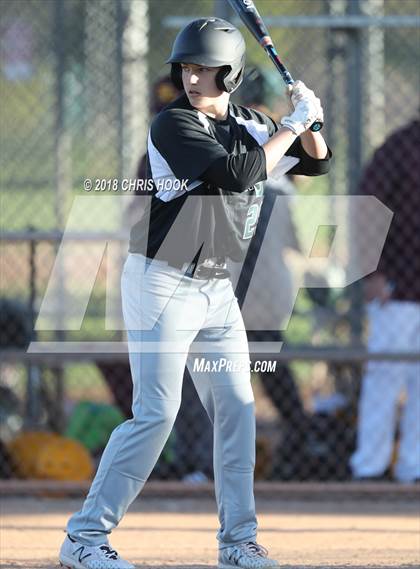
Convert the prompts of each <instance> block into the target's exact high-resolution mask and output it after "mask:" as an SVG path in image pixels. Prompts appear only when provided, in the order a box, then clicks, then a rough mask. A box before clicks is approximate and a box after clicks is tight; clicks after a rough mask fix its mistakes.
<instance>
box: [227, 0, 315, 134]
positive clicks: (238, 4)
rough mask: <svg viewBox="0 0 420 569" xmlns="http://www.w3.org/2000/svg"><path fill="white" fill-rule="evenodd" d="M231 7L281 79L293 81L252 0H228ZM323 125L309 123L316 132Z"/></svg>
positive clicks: (288, 82) (289, 83)
mask: <svg viewBox="0 0 420 569" xmlns="http://www.w3.org/2000/svg"><path fill="white" fill-rule="evenodd" d="M228 1H229V3H230V5H231V6H232V8H233V9H234V10H235V11H236V13H237V14H238V16H239V17H240V18H241V20H242V21H243V23H244V24H245V25H246V27H247V28H248V30H249V31H250V32H251V33H252V35H253V36H254V37H255V39H256V40H257V42H258V43H259V44H260V45H261V46H262V47H263V48H264V50H265V51H266V53H267V54H268V56H269V58H270V59H271V61H272V62H273V63H274V65H275V66H276V68H277V70H278V71H279V73H280V75H281V76H282V78H283V81H284V82H285V83H286V84H287V85H291V84H292V83H294V79H293V77H292V76H291V74H290V72H289V71H288V69H287V67H286V66H285V65H284V63H282V61H281V60H280V57H279V55H278V53H277V51H276V48H275V47H274V43H273V40H272V39H271V37H270V34H269V33H268V29H267V26H266V25H265V23H264V21H263V19H262V18H261V16H260V14H259V12H258V10H257V8H256V7H255V4H254V2H253V1H252V0H228ZM322 127H323V123H322V122H321V121H316V122H314V123H313V124H312V125H311V130H312V132H318V131H319V130H321V128H322Z"/></svg>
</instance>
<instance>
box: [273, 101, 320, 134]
mask: <svg viewBox="0 0 420 569" xmlns="http://www.w3.org/2000/svg"><path fill="white" fill-rule="evenodd" d="M315 121H321V122H324V111H323V109H322V107H321V103H320V101H319V99H315V101H312V100H309V99H302V100H300V101H299V102H298V103H297V104H296V108H295V110H294V111H293V113H292V114H291V115H289V116H288V117H283V118H282V119H281V121H280V124H281V126H284V127H286V128H288V129H289V130H291V131H292V132H293V133H294V134H296V136H300V135H301V134H302V133H304V132H305V131H307V130H308V129H309V128H310V126H311V125H312V124H313V123H314V122H315Z"/></svg>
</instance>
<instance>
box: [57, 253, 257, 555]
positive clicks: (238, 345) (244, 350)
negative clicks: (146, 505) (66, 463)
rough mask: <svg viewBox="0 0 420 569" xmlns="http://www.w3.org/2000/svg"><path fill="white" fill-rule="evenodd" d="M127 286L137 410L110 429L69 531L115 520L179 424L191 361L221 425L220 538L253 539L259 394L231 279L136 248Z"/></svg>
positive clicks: (91, 531)
mask: <svg viewBox="0 0 420 569" xmlns="http://www.w3.org/2000/svg"><path fill="white" fill-rule="evenodd" d="M145 266H146V267H147V270H146V272H145ZM121 290H122V302H123V314H124V322H125V326H126V328H127V334H128V343H129V355H130V367H131V373H132V378H133V385H134V389H133V407H132V410H133V418H132V419H130V420H128V421H125V422H124V423H122V424H121V425H120V426H119V427H117V428H116V429H115V430H114V432H113V433H112V435H111V437H110V439H109V442H108V445H107V447H106V449H105V451H104V453H103V456H102V460H101V462H100V465H99V468H98V472H97V474H96V477H95V479H94V481H93V483H92V486H91V488H90V492H89V494H88V496H87V498H86V500H85V502H84V504H83V507H82V509H81V510H80V511H79V512H77V513H76V514H74V515H73V516H72V517H71V518H70V520H69V522H68V526H67V531H68V533H69V535H71V536H72V537H73V538H74V539H76V540H77V541H79V542H81V543H83V544H85V545H99V544H102V543H104V542H105V541H106V540H107V534H109V533H110V532H111V531H112V530H113V529H114V528H115V527H116V526H117V525H118V523H119V522H120V520H121V518H122V517H123V516H124V514H125V512H126V511H127V509H128V507H129V505H130V504H131V502H132V501H133V500H134V499H135V498H136V496H137V495H138V493H139V492H140V491H141V489H142V488H143V485H144V483H145V482H146V480H147V478H148V477H149V475H150V473H151V472H152V470H153V467H154V466H155V464H156V462H157V460H158V458H159V455H160V453H161V452H162V449H163V447H164V445H165V442H166V440H167V438H168V436H169V434H170V432H171V430H172V427H173V424H174V421H175V418H176V415H177V412H178V409H179V406H180V402H181V389H182V378H183V372H184V368H185V365H186V363H187V365H188V368H189V370H190V373H191V376H192V379H193V381H194V384H195V387H196V389H197V392H198V395H199V397H200V399H201V401H202V403H203V405H204V407H205V409H206V411H207V413H208V415H209V417H210V420H211V421H212V423H213V428H214V449H213V455H214V458H213V460H214V478H215V489H216V500H217V506H218V515H219V521H220V529H219V532H218V535H217V538H218V540H219V547H220V548H224V547H228V546H230V545H232V544H237V543H242V542H246V541H254V540H255V539H256V531H257V520H256V516H255V503H254V494H253V473H254V466H255V412H254V397H253V393H252V388H251V382H250V372H249V353H248V346H247V339H246V333H245V331H244V326H243V321H242V315H241V313H240V310H239V307H238V303H237V301H236V298H235V296H234V292H233V288H232V284H231V282H230V280H229V279H210V280H198V279H192V278H190V277H184V276H183V273H182V271H180V270H178V269H175V268H172V267H170V266H168V265H167V263H165V262H162V261H153V262H152V263H150V262H149V260H146V259H145V257H143V256H142V255H137V254H129V256H128V258H127V261H126V263H125V265H124V270H123V274H122V281H121ZM196 358H197V362H199V361H200V359H201V358H206V360H205V361H206V362H207V361H208V362H210V363H211V366H213V365H215V366H216V367H217V366H218V365H219V367H218V371H211V370H210V371H197V370H194V360H195V359H196ZM225 361H226V362H227V364H226V367H224V366H223V362H225ZM213 362H214V364H213ZM228 362H230V364H229V363H228ZM229 365H230V366H231V368H229ZM197 428H200V425H197Z"/></svg>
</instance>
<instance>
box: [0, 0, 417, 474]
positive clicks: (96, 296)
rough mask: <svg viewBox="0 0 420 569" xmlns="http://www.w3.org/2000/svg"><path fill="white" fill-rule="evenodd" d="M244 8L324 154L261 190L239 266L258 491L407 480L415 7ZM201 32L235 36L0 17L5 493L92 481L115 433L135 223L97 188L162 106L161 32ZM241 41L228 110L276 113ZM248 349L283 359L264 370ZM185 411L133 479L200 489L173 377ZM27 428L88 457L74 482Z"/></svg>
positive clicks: (183, 3)
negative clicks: (263, 27) (248, 249)
mask: <svg viewBox="0 0 420 569" xmlns="http://www.w3.org/2000/svg"><path fill="white" fill-rule="evenodd" d="M258 8H259V10H260V12H261V14H262V15H263V17H264V18H265V20H266V23H267V25H268V27H269V28H270V30H271V31H272V37H273V39H274V42H275V44H276V46H277V48H278V51H279V53H280V56H281V58H282V59H284V61H285V62H286V63H287V66H288V68H289V69H290V70H291V72H292V75H293V76H294V77H295V78H301V79H303V80H304V81H305V82H306V83H307V84H308V85H309V86H310V87H311V88H313V89H314V90H315V91H316V93H317V95H318V96H319V97H320V98H321V100H322V102H323V106H324V109H325V115H326V116H325V129H324V131H325V137H326V139H327V141H328V143H329V145H330V147H331V148H332V149H333V153H334V158H333V162H332V167H331V171H330V173H329V174H328V175H327V176H323V177H320V178H306V179H299V178H294V179H292V178H290V177H289V178H282V179H280V180H275V181H270V182H269V184H268V188H267V198H266V201H265V204H267V206H266V211H265V213H264V210H263V212H262V217H261V223H260V226H261V227H265V229H266V230H267V231H266V235H265V241H264V243H265V248H262V249H261V250H260V251H259V252H258V248H257V250H256V251H254V257H252V255H251V256H250V258H248V260H247V262H249V263H250V266H251V268H252V267H253V266H255V272H254V276H253V278H252V279H251V281H252V283H251V284H249V283H248V285H249V286H248V289H247V287H245V288H243V289H242V293H244V294H245V292H248V294H247V300H245V299H244V306H243V309H244V318H245V322H247V319H249V320H250V321H253V322H254V323H255V321H256V320H257V322H258V325H257V326H255V327H252V326H251V325H250V326H247V327H248V328H249V330H250V332H249V340H250V342H252V343H256V345H257V348H256V349H255V350H254V352H255V353H253V355H252V357H253V360H254V361H255V363H254V369H255V370H257V369H260V370H261V372H260V373H258V372H257V371H255V373H253V376H252V377H253V380H252V381H253V387H254V392H255V396H256V404H257V426H258V440H257V469H256V477H257V478H259V479H274V480H349V479H351V478H352V476H356V477H362V478H364V477H367V478H370V477H383V476H390V477H393V478H396V479H398V480H401V481H411V480H412V479H414V478H416V477H418V476H419V474H420V470H419V467H418V462H417V461H418V457H419V456H420V448H419V440H420V426H419V421H420V419H419V417H420V409H419V407H418V405H419V401H420V397H419V395H420V386H419V376H420V372H419V368H418V365H419V363H418V354H419V347H420V346H419V340H418V338H419V335H418V332H419V325H420V304H419V303H420V292H419V290H418V283H419V282H420V279H419V276H420V269H419V266H418V259H419V258H420V251H419V249H420V246H419V237H418V229H416V217H415V212H416V210H417V211H418V206H419V201H420V198H419V196H420V187H419V185H420V180H419V170H418V164H417V161H418V153H419V134H418V131H419V123H418V120H419V119H418V116H419V102H418V100H419V99H418V93H419V72H418V59H419V5H418V2H417V1H411V0H403V1H401V0H395V1H394V0H348V1H346V0H311V1H310V2H309V1H308V0H294V1H293V2H292V1H289V0H284V1H282V2H273V1H268V0H260V1H259V2H258ZM210 15H218V16H221V17H225V18H226V19H230V20H231V21H233V22H234V23H236V24H237V25H238V26H239V25H241V24H240V22H239V20H238V19H237V17H236V16H235V15H234V14H233V13H232V12H231V10H230V8H229V6H228V3H227V2H224V1H222V0H215V1H213V0H194V1H193V0H178V1H177V2H173V1H172V0H159V1H158V0H149V1H147V0H89V1H84V0H55V1H52V0H42V1H41V0H21V1H19V2H16V1H14V0H3V2H2V15H1V20H0V33H1V53H0V89H1V98H2V102H3V104H2V105H1V106H0V121H1V123H0V124H1V132H0V136H1V158H0V159H1V168H0V176H1V191H2V197H1V200H2V208H1V210H2V211H1V227H2V243H1V283H0V305H1V331H0V339H1V349H2V363H1V364H0V373H1V379H0V381H1V385H0V390H1V405H0V441H1V457H0V472H1V475H2V476H3V477H15V476H20V477H26V478H28V477H29V478H30V477H41V478H42V477H44V478H45V477H46V478H48V477H49V478H55V479H66V478H67V479H77V477H78V476H81V475H83V476H89V475H91V473H92V471H93V469H94V467H95V463H96V461H97V460H98V459H99V457H100V455H101V452H102V450H103V448H104V446H105V444H106V442H107V439H108V437H109V435H110V433H111V431H112V429H113V428H115V426H116V425H117V424H119V423H120V422H121V421H123V420H124V419H125V418H126V417H129V416H130V413H131V409H130V405H131V389H132V386H131V378H130V371H129V365H128V361H127V356H126V354H125V353H124V350H122V349H119V348H118V346H122V345H123V344H122V342H123V340H124V331H123V326H122V325H121V318H120V316H119V304H118V303H119V284H118V283H119V271H120V269H121V264H122V261H123V259H124V257H125V255H126V250H127V238H128V231H129V228H130V225H131V224H132V223H133V222H135V220H136V216H137V215H138V214H137V210H136V207H137V206H136V205H135V203H134V202H133V199H135V198H133V197H130V196H128V195H123V196H121V195H120V194H121V192H113V183H114V182H113V181H117V186H118V188H120V185H121V184H120V182H121V180H123V179H131V178H134V177H135V176H136V173H137V172H138V168H139V163H140V160H141V157H142V156H143V154H144V152H145V148H146V140H147V130H148V124H149V121H150V118H151V116H152V115H153V113H154V112H156V110H157V109H158V108H159V107H160V106H162V105H163V104H164V103H165V102H167V101H168V100H169V99H170V98H171V97H172V96H173V95H174V93H173V90H172V87H171V86H170V84H169V83H168V82H167V81H165V80H164V79H163V80H162V78H165V76H166V75H167V73H168V66H167V65H166V64H165V59H166V58H167V57H168V55H169V53H170V49H171V46H172V43H173V40H174V38H175V36H176V34H177V33H178V31H179V29H180V28H181V27H182V26H183V25H185V24H186V23H187V22H188V21H190V20H192V19H194V18H196V17H200V16H210ZM241 30H242V31H243V33H244V36H245V38H246V42H247V61H248V63H247V71H246V79H245V81H244V84H243V86H242V87H241V88H240V89H239V90H238V92H237V93H236V94H235V96H234V97H235V101H237V102H242V103H243V104H246V105H249V106H259V107H260V108H263V109H265V110H266V112H267V113H268V114H270V115H272V116H273V117H275V118H278V117H280V116H282V115H283V114H284V113H286V112H287V100H286V96H285V89H284V85H283V84H282V82H281V80H280V79H279V77H278V76H277V74H276V71H275V70H274V68H272V66H271V63H270V61H269V60H268V58H267V57H266V56H265V54H264V53H263V51H262V50H261V49H260V48H259V47H258V46H257V45H256V43H255V40H253V38H252V37H251V36H250V34H249V33H248V32H247V31H246V30H245V29H244V28H243V27H241ZM86 180H89V181H91V183H92V185H93V187H91V188H88V187H87V186H86V182H85V181H86ZM97 180H105V181H107V182H105V185H102V186H101V184H100V183H98V182H97ZM87 190H90V191H87ZM96 190H97V191H96ZM372 195H373V196H376V197H377V198H378V199H379V200H380V201H381V202H382V204H384V205H385V206H386V207H387V208H388V209H386V208H383V207H381V206H378V203H379V202H376V201H375V200H373V199H372V198H369V197H368V196H372ZM360 198H367V200H368V201H360ZM270 204H271V205H270ZM273 208H277V209H276V210H275V211H276V212H277V214H278V216H279V217H276V223H273V222H272V218H270V215H271V211H273ZM390 211H391V212H393V213H394V216H393V218H392V219H391V214H390ZM270 219H271V221H270ZM388 230H389V231H388ZM64 232H65V238H63V234H64ZM258 253H260V255H259V257H258V260H257V256H258ZM274 259H276V261H275V262H274V261H273V260H274ZM378 262H379V269H378V271H376V272H375V273H374V274H373V276H371V277H368V278H366V275H368V273H372V271H374V269H375V268H376V264H378ZM234 270H235V269H234V267H232V271H233V272H234ZM363 277H364V278H363ZM52 281H54V282H55V286H56V287H57V290H59V295H58V296H57V297H56V299H55V302H56V304H55V305H54V306H55V309H56V312H57V314H58V315H59V316H58V320H59V321H58V325H56V326H52V327H51V326H50V327H48V325H42V322H41V323H40V322H39V319H38V315H39V313H40V312H42V307H43V301H44V298H45V296H46V294H47V292H48V290H49V287H51V282H52ZM246 289H247V290H246ZM388 297H389V298H388ZM292 308H293V311H292V310H291V309H292ZM80 311H82V312H83V317H82V318H80V317H79V312H80ZM64 322H66V324H65V325H63V323H64ZM36 323H37V325H35V324H36ZM56 324H57V323H56ZM256 328H258V331H255V329H256ZM251 330H253V331H251ZM64 342H65V344H63V343H64ZM260 342H277V343H278V342H284V346H283V349H282V351H281V352H280V353H278V354H276V356H275V359H277V360H278V361H277V367H276V370H275V371H273V370H269V369H267V368H264V365H265V363H264V362H266V361H267V360H268V357H264V355H261V354H260V353H259V350H258V345H259V344H258V343H260ZM41 343H42V347H40V346H41ZM30 344H31V345H32V350H30V351H29V352H28V353H27V352H26V349H27V347H28V346H29V345H30ZM37 345H38V348H37V347H36V346H37ZM98 345H100V346H101V347H100V348H98ZM34 346H35V348H34ZM63 346H66V347H65V348H63ZM65 352H66V353H65ZM183 396H184V397H183V403H182V407H181V411H180V413H179V415H178V419H177V422H176V424H175V428H174V430H173V432H172V435H171V436H170V438H169V440H168V443H167V445H166V447H165V449H164V451H163V453H162V456H161V458H160V459H159V462H158V464H157V465H156V468H155V470H154V472H153V475H152V476H154V477H157V478H164V479H166V478H183V479H184V480H185V481H187V482H190V483H194V482H197V481H202V480H205V479H207V478H211V477H212V466H211V465H212V456H211V454H212V450H211V449H212V433H211V429H210V424H209V422H208V419H207V417H206V416H205V413H204V410H203V409H202V408H201V405H200V403H199V402H198V399H197V396H196V394H195V391H194V388H193V387H192V383H191V379H190V378H189V376H188V374H187V373H186V375H185V378H184V388H183ZM399 417H401V421H399V422H398V425H399V428H398V429H397V428H396V425H397V420H398V418H399ZM28 433H30V434H28ZM45 433H49V434H50V435H51V436H52V437H53V436H55V437H58V436H66V437H70V438H71V439H72V440H74V441H78V443H79V446H76V447H74V448H73V449H72V451H71V453H74V456H75V457H76V458H75V461H76V462H77V461H78V460H79V461H80V464H82V463H83V460H85V458H86V456H85V454H84V453H85V452H86V451H87V452H88V453H89V460H90V461H91V469H90V470H89V468H86V469H84V470H83V469H81V472H82V474H81V473H80V472H72V471H69V470H66V465H65V464H64V463H63V459H62V457H61V456H60V455H59V453H56V451H54V448H55V447H54V444H53V443H54V441H53V440H51V436H50V435H49V436H50V438H48V436H46V435H45ZM56 441H57V439H55V442H56ZM48 444H50V445H52V446H51V447H50V449H48ZM45 449H46V450H45ZM398 449H399V451H398ZM54 453H56V454H54ZM46 455H47V456H49V457H50V458H51V461H52V463H54V461H55V462H56V465H55V466H56V468H55V469H54V468H53V469H52V470H51V469H50V470H48V468H46V466H45V460H44V461H41V459H40V458H39V457H40V456H44V457H45V456H46ZM70 455H71V454H70ZM71 456H73V455H71ZM83 464H85V463H83ZM50 466H51V465H50Z"/></svg>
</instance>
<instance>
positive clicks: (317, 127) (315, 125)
mask: <svg viewBox="0 0 420 569" xmlns="http://www.w3.org/2000/svg"><path fill="white" fill-rule="evenodd" d="M323 126H324V123H322V122H321V121H315V122H314V123H313V124H311V131H312V132H319V131H320V130H321V128H322V127H323Z"/></svg>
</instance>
